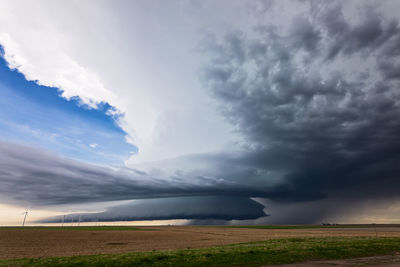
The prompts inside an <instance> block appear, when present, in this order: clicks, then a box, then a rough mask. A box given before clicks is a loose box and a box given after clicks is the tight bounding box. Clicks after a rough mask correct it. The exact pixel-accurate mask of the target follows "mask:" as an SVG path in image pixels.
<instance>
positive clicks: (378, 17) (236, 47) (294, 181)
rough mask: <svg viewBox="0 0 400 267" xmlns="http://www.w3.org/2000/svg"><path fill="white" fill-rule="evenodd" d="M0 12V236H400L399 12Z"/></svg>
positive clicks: (112, 7) (281, 5) (87, 4)
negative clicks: (65, 219) (254, 229)
mask: <svg viewBox="0 0 400 267" xmlns="http://www.w3.org/2000/svg"><path fill="white" fill-rule="evenodd" d="M0 9H1V10H2V12H1V14H0V46H1V49H0V51H1V59H0V204H1V205H0V206H1V207H2V208H1V210H0V215H1V216H0V223H3V224H5V223H17V222H18V220H19V217H18V216H17V215H15V216H11V215H6V214H10V213H9V212H10V211H11V210H13V211H16V214H19V213H20V212H22V211H24V209H26V208H28V207H29V208H30V209H31V210H32V212H31V214H32V215H30V216H31V218H32V219H31V221H33V220H34V219H40V220H41V221H57V220H59V218H60V217H53V216H54V215H59V214H65V213H79V214H81V215H82V216H83V218H86V219H87V220H88V221H93V220H94V218H97V219H99V218H100V219H101V220H104V221H113V220H158V219H185V220H188V222H189V223H190V222H192V223H194V222H207V223H215V222H218V223H238V222H240V221H241V222H242V223H320V222H327V221H334V222H355V223H357V222H399V220H400V205H399V200H400V199H399V197H400V195H399V193H398V192H400V177H399V173H400V154H399V153H400V139H399V138H398V134H399V133H400V116H399V115H400V25H399V21H398V19H399V14H398V10H400V2H398V1H396V0H393V1H389V0H388V1H372V0H366V1H361V0H360V1H356V0H352V1H318V0H315V1H311V0H309V1H306V0H298V1H295V0H287V1H272V0H264V1H261V0H260V1H256V0H254V1H253V0H252V1H250V0H249V1H224V0H218V1H214V0H209V1H207V0H204V1H197V0H174V1H156V0H154V1H141V0H137V1H123V0H116V1H111V0H109V1H90V0H79V1H78V0H77V1H34V2H33V1H18V0H12V1H11V0H10V1H6V0H0ZM110 203H112V204H110ZM35 211H37V212H36V214H40V218H39V215H36V217H35V215H34V214H35ZM39 211H40V212H39ZM149 211H151V212H149ZM90 212H92V213H90ZM47 217H48V219H46V218H47ZM57 218H58V219H57Z"/></svg>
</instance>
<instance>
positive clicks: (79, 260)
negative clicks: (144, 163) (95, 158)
mask: <svg viewBox="0 0 400 267" xmlns="http://www.w3.org/2000/svg"><path fill="white" fill-rule="evenodd" d="M399 251H400V238H385V237H381V238H369V237H324V238H288V239H275V240H267V241H262V242H252V243H242V244H235V245H226V246H217V247H211V248H202V249H185V250H175V251H164V252H162V251H160V252H158V251H155V252H143V253H127V254H110V255H92V256H75V257H55V258H39V259H18V260H2V261H0V266H262V265H266V264H285V263H295V262H303V261H311V260H330V259H346V258H354V257H365V256H377V255H385V254H392V253H395V252H399Z"/></svg>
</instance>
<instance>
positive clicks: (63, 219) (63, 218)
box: [61, 215, 65, 227]
mask: <svg viewBox="0 0 400 267" xmlns="http://www.w3.org/2000/svg"><path fill="white" fill-rule="evenodd" d="M64 221H65V215H63V216H62V224H61V227H64Z"/></svg>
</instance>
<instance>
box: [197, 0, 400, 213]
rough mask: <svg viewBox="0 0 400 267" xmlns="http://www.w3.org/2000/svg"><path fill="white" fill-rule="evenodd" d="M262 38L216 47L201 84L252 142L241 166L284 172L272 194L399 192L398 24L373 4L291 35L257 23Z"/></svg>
mask: <svg viewBox="0 0 400 267" xmlns="http://www.w3.org/2000/svg"><path fill="white" fill-rule="evenodd" d="M311 3H312V2H311ZM311 22H312V23H311ZM255 34H256V37H252V38H246V37H245V35H244V34H243V33H240V32H237V33H232V34H230V35H229V38H225V39H224V40H222V41H220V42H218V41H215V42H213V43H212V44H210V50H209V53H211V54H212V58H211V64H209V65H208V66H207V67H206V68H205V70H204V73H203V77H202V78H203V80H204V82H205V83H206V84H207V86H208V87H209V88H210V90H211V93H212V95H213V96H214V97H215V98H216V99H218V100H219V101H220V108H221V112H222V114H224V116H226V118H227V119H228V120H229V121H230V122H231V123H232V124H233V125H234V126H235V128H236V129H237V130H238V132H239V133H241V134H242V135H243V136H244V137H245V139H246V142H245V144H243V145H244V146H245V147H247V151H248V154H246V156H244V158H243V161H246V162H247V164H248V165H249V166H254V167H256V168H259V169H260V170H265V171H271V170H273V171H275V172H277V173H281V179H280V182H279V183H277V184H276V187H275V188H276V191H275V192H276V194H275V195H274V194H270V196H269V198H270V199H272V200H273V201H278V202H282V201H284V202H293V201H302V200H317V199H323V198H329V197H332V196H335V195H338V194H341V195H343V197H345V198H347V199H348V200H354V201H362V200H363V199H368V198H386V197H391V196H396V195H398V192H399V190H400V179H399V178H400V177H399V173H400V139H399V138H398V134H399V132H400V116H399V115H400V105H399V103H400V95H399V85H400V83H399V82H400V80H399V78H400V76H399V69H400V68H399V66H400V57H399V55H400V53H399V38H400V28H399V24H398V22H397V20H393V19H389V18H386V17H385V16H384V15H382V14H379V13H378V12H377V11H376V10H374V9H372V8H370V7H367V8H364V9H363V11H362V15H361V19H360V20H359V21H350V20H349V19H348V18H345V16H344V15H343V10H342V7H341V5H340V4H338V2H335V3H333V4H326V5H324V6H323V7H321V8H320V9H318V10H317V11H315V12H311V13H310V14H309V16H305V15H304V16H300V17H296V18H294V19H293V23H292V27H291V28H290V30H289V31H288V32H282V31H278V29H277V28H276V27H272V26H270V25H260V26H259V27H257V31H256V32H255ZM235 36H236V37H235ZM219 51H223V52H219ZM266 179H268V177H267V178H266ZM271 215H272V216H273V214H271Z"/></svg>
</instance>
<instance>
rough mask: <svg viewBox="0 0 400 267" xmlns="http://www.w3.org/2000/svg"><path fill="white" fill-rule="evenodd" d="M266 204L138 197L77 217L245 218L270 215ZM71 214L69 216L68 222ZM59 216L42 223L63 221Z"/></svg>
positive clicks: (89, 219)
mask: <svg viewBox="0 0 400 267" xmlns="http://www.w3.org/2000/svg"><path fill="white" fill-rule="evenodd" d="M263 209H264V206H263V205H261V204H259V203H257V202H255V201H254V200H251V199H249V198H244V197H221V196H207V197H179V198H163V199H145V200H136V201H134V202H132V203H128V204H123V205H118V206H114V207H111V208H108V209H107V210H106V211H104V212H100V213H83V214H73V215H72V216H74V217H75V220H77V219H78V217H79V216H80V218H81V222H93V221H131V220H168V219H194V220H207V219H213V220H232V219H237V220H245V219H256V218H259V217H263V216H266V215H265V213H264V212H263ZM69 217H71V215H69V216H68V215H67V218H68V221H69ZM61 221H62V217H60V216H56V217H53V218H48V219H45V220H42V221H41V222H61Z"/></svg>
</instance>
